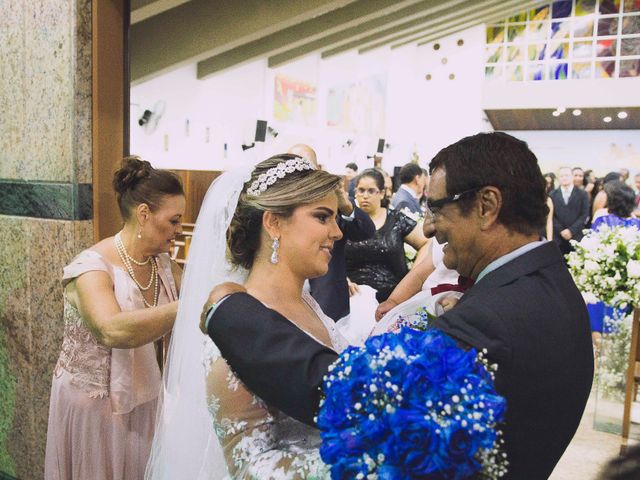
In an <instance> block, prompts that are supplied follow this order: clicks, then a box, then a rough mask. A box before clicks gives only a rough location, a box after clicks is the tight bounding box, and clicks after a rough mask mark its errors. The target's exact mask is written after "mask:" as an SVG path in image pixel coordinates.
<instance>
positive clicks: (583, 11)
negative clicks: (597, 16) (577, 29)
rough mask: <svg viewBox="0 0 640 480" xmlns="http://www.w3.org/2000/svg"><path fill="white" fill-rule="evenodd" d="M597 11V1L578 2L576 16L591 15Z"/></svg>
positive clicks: (578, 0) (584, 0) (579, 0)
mask: <svg viewBox="0 0 640 480" xmlns="http://www.w3.org/2000/svg"><path fill="white" fill-rule="evenodd" d="M595 11H596V0H576V13H575V14H576V16H578V17H581V16H583V15H590V14H592V13H594V12H595Z"/></svg>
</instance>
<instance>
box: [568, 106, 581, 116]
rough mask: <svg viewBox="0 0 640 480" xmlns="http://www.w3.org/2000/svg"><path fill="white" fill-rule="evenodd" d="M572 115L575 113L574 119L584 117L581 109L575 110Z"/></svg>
mask: <svg viewBox="0 0 640 480" xmlns="http://www.w3.org/2000/svg"><path fill="white" fill-rule="evenodd" d="M571 113H573V116H574V117H578V116H580V115H582V110H580V109H579V108H576V109H575V110H574V111H573V112H571Z"/></svg>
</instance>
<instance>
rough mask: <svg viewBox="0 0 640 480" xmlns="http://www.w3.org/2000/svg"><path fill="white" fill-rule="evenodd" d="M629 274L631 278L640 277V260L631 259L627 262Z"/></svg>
mask: <svg viewBox="0 0 640 480" xmlns="http://www.w3.org/2000/svg"><path fill="white" fill-rule="evenodd" d="M627 275H628V276H629V277H630V278H640V260H629V263H627Z"/></svg>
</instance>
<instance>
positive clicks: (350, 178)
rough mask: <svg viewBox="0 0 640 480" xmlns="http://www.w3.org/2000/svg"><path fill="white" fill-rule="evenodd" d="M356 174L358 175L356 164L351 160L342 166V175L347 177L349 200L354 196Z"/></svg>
mask: <svg viewBox="0 0 640 480" xmlns="http://www.w3.org/2000/svg"><path fill="white" fill-rule="evenodd" d="M356 175H358V165H357V164H355V163H353V162H351V163H347V165H346V166H345V167H344V176H345V178H346V179H347V185H348V189H347V190H348V192H347V193H348V194H349V198H350V199H351V200H353V199H354V198H355V188H356V183H355V178H356Z"/></svg>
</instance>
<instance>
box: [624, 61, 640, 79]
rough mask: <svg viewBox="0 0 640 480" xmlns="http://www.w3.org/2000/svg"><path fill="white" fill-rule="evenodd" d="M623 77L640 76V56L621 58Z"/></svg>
mask: <svg viewBox="0 0 640 480" xmlns="http://www.w3.org/2000/svg"><path fill="white" fill-rule="evenodd" d="M620 76H621V77H640V58H634V59H631V60H620Z"/></svg>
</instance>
